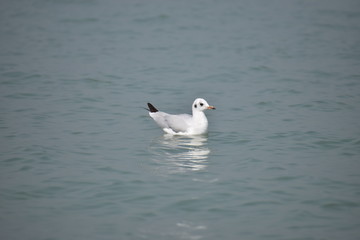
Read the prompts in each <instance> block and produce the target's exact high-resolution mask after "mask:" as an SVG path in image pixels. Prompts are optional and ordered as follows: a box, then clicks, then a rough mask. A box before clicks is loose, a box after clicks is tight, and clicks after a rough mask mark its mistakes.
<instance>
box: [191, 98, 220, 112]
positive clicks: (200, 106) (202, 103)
mask: <svg viewBox="0 0 360 240" xmlns="http://www.w3.org/2000/svg"><path fill="white" fill-rule="evenodd" d="M206 109H215V107H214V106H210V105H209V104H208V103H207V101H206V100H205V99H203V98H197V99H195V101H194V103H193V105H192V110H193V112H202V111H204V110H206Z"/></svg>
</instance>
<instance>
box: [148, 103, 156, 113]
mask: <svg viewBox="0 0 360 240" xmlns="http://www.w3.org/2000/svg"><path fill="white" fill-rule="evenodd" d="M147 105H148V107H149V111H150V112H158V111H159V110H157V109H156V108H155V107H154V106H153V105H152V104H151V103H148V104H147Z"/></svg>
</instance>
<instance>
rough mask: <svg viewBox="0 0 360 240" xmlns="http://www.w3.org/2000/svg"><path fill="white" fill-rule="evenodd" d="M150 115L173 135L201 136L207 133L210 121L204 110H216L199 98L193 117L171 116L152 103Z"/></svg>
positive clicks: (193, 105) (195, 102)
mask: <svg viewBox="0 0 360 240" xmlns="http://www.w3.org/2000/svg"><path fill="white" fill-rule="evenodd" d="M147 105H148V107H149V109H148V110H149V115H150V117H152V119H154V121H155V122H156V123H157V125H159V127H161V128H162V130H163V131H164V132H165V133H167V134H171V135H200V134H204V133H206V132H207V128H208V120H207V118H206V116H205V113H204V110H206V109H215V107H213V106H210V105H209V104H208V103H207V102H206V101H205V99H202V98H197V99H195V101H194V103H193V104H192V115H189V114H176V115H174V114H169V113H165V112H160V111H159V110H157V109H156V108H155V107H154V106H153V105H152V104H151V103H148V104H147Z"/></svg>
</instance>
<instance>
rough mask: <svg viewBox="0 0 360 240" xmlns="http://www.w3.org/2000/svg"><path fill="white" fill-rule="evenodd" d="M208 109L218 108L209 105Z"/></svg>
mask: <svg viewBox="0 0 360 240" xmlns="http://www.w3.org/2000/svg"><path fill="white" fill-rule="evenodd" d="M207 109H216V108H215V107H214V106H208V107H207Z"/></svg>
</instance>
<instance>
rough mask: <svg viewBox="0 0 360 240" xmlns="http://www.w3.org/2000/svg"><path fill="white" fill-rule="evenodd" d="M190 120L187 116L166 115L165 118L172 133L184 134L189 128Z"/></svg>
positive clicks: (189, 116) (190, 117)
mask: <svg viewBox="0 0 360 240" xmlns="http://www.w3.org/2000/svg"><path fill="white" fill-rule="evenodd" d="M191 119H192V116H191V115H189V114H179V115H172V114H168V115H166V116H165V121H166V123H167V125H168V128H171V129H172V130H173V131H174V132H186V131H187V130H188V128H189V126H190V122H191Z"/></svg>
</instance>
